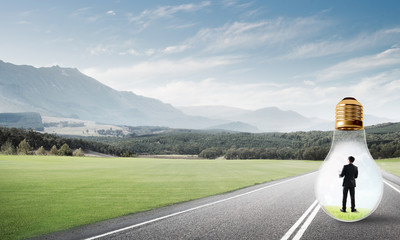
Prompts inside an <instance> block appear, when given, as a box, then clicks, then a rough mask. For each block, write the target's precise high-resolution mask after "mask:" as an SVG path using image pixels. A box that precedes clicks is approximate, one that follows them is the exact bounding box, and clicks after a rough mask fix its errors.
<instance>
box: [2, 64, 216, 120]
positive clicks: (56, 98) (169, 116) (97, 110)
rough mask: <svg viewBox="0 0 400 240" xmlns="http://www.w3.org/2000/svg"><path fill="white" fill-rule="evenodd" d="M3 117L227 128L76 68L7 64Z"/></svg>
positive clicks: (3, 87)
mask: <svg viewBox="0 0 400 240" xmlns="http://www.w3.org/2000/svg"><path fill="white" fill-rule="evenodd" d="M0 112H39V113H40V114H42V115H46V116H54V117H69V118H78V119H84V120H92V121H96V122H102V123H110V124H119V125H132V126H139V125H146V126H167V127H180V128H207V127H210V126H213V125H217V124H221V123H223V122H221V121H215V120H209V119H207V118H204V117H193V116H188V115H185V114H184V113H182V112H181V111H180V110H178V109H176V108H174V107H173V106H171V105H170V104H165V103H163V102H161V101H159V100H156V99H152V98H147V97H143V96H138V95H136V94H134V93H132V92H125V91H117V90H114V89H112V88H110V87H107V86H106V85H104V84H102V83H100V82H98V81H97V80H95V79H93V78H91V77H88V76H86V75H84V74H82V73H81V72H79V71H78V70H77V69H74V68H61V67H59V66H54V67H43V68H35V67H32V66H26V65H22V66H21V65H14V64H11V63H5V62H3V61H0Z"/></svg>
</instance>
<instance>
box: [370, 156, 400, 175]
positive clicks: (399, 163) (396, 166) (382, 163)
mask: <svg viewBox="0 0 400 240" xmlns="http://www.w3.org/2000/svg"><path fill="white" fill-rule="evenodd" d="M376 163H377V164H378V166H379V167H380V168H382V169H384V170H386V171H388V172H390V173H393V174H395V175H397V176H399V177H400V158H390V159H382V160H376Z"/></svg>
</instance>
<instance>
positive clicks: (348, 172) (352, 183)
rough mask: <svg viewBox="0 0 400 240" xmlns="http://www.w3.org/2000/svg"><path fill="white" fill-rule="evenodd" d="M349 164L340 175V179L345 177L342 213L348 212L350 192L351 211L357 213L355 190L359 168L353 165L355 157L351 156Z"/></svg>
mask: <svg viewBox="0 0 400 240" xmlns="http://www.w3.org/2000/svg"><path fill="white" fill-rule="evenodd" d="M348 160H349V164H348V165H344V166H343V169H342V172H341V173H340V175H339V177H344V179H343V184H342V186H343V200H342V209H340V211H341V212H346V201H347V193H348V192H349V191H350V198H351V211H352V212H355V211H357V209H356V208H355V207H356V200H355V192H354V188H355V187H356V178H357V177H358V168H357V167H356V166H355V165H353V162H354V160H355V159H354V157H353V156H350V157H349V158H348Z"/></svg>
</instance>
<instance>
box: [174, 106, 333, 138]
mask: <svg viewBox="0 0 400 240" xmlns="http://www.w3.org/2000/svg"><path fill="white" fill-rule="evenodd" d="M179 109H181V110H182V111H183V112H184V113H186V114H189V115H193V116H202V117H207V118H212V119H220V120H225V121H228V120H230V121H233V122H241V123H244V124H248V126H252V128H253V129H252V130H251V129H249V130H251V131H250V132H260V131H262V132H291V131H307V130H332V129H333V126H334V123H333V122H329V121H324V120H321V119H315V118H307V117H305V116H303V115H301V114H299V113H297V112H294V111H284V110H281V109H279V108H277V107H268V108H262V109H258V110H254V111H252V110H245V109H240V108H232V107H226V106H195V107H179ZM230 126H232V124H230ZM255 129H257V130H258V131H256V130H255ZM231 130H232V129H231Z"/></svg>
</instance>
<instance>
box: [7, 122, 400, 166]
mask: <svg viewBox="0 0 400 240" xmlns="http://www.w3.org/2000/svg"><path fill="white" fill-rule="evenodd" d="M332 135H333V132H332V131H309V132H291V133H232V132H206V131H199V130H182V129H179V130H174V131H171V130H170V131H167V132H165V133H160V134H149V135H142V136H137V135H128V136H124V137H83V138H63V137H60V136H57V135H54V134H41V133H38V132H35V131H27V130H22V129H16V128H11V129H9V128H0V146H2V145H3V144H4V143H6V142H7V141H8V142H9V143H10V144H11V145H13V146H14V147H15V148H17V147H18V144H19V143H20V142H21V141H23V140H24V139H26V141H27V142H28V143H29V144H30V146H31V147H32V148H33V149H39V148H40V147H43V148H44V149H45V150H47V151H50V149H51V148H52V147H53V146H56V147H57V149H60V148H61V146H62V145H63V144H67V145H68V146H69V147H70V148H71V149H79V148H81V149H83V150H92V151H96V152H100V153H104V154H111V155H115V156H136V155H139V154H140V155H145V154H150V155H154V154H185V155H199V157H201V158H209V159H213V158H217V157H225V158H226V159H299V160H301V159H307V160H323V159H324V158H325V157H326V155H327V153H328V151H329V149H330V146H331V143H332ZM366 136H367V143H368V147H369V150H370V153H371V155H372V156H373V157H374V158H375V159H379V158H393V157H400V123H388V124H381V125H377V126H373V127H368V128H366Z"/></svg>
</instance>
